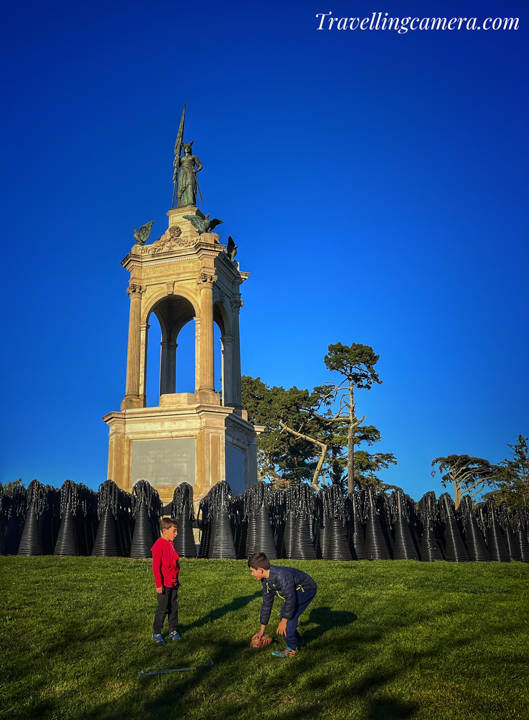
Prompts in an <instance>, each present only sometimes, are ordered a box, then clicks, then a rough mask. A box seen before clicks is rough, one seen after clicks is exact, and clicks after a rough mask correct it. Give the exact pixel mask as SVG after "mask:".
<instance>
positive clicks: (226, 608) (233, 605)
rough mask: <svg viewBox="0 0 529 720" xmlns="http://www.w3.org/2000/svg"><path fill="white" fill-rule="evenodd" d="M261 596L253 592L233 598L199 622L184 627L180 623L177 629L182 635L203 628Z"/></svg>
mask: <svg viewBox="0 0 529 720" xmlns="http://www.w3.org/2000/svg"><path fill="white" fill-rule="evenodd" d="M261 595H262V592H261V591H260V590H258V591H257V592H254V593H253V595H244V596H243V597H238V598H235V599H234V600H232V601H231V602H229V603H226V605H222V607H219V608H215V609H214V610H212V611H211V612H210V613H209V614H208V615H204V617H201V618H200V619H199V620H195V622H193V623H190V624H189V625H184V624H182V623H180V625H179V628H180V629H181V630H182V633H185V632H189V631H190V630H195V629H196V628H199V627H203V626H204V625H207V624H208V623H210V622H214V621H215V620H218V619H219V618H221V617H224V615H227V614H228V613H230V612H236V611H237V610H241V609H242V608H243V607H244V606H245V605H248V604H249V603H251V602H252V600H255V599H256V598H258V597H260V596H261Z"/></svg>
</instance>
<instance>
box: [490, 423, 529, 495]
mask: <svg viewBox="0 0 529 720" xmlns="http://www.w3.org/2000/svg"><path fill="white" fill-rule="evenodd" d="M528 439H529V438H525V437H524V436H523V435H518V442H517V443H516V445H509V446H508V447H510V448H511V450H512V459H511V460H508V459H507V458H506V459H505V460H502V462H501V463H499V466H498V474H497V477H496V479H495V480H494V487H495V488H496V489H495V490H493V491H492V492H490V493H487V494H486V495H485V498H487V499H489V498H492V499H493V500H494V501H495V502H496V503H498V505H499V504H500V503H502V502H503V501H504V500H505V502H506V503H507V505H508V506H509V507H510V508H513V507H516V506H521V507H525V508H527V507H529V446H528V444H527V441H528Z"/></svg>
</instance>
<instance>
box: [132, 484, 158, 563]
mask: <svg viewBox="0 0 529 720" xmlns="http://www.w3.org/2000/svg"><path fill="white" fill-rule="evenodd" d="M162 510H163V504H162V501H161V500H160V496H159V495H158V491H157V490H155V489H154V488H153V486H152V485H151V484H150V483H149V482H148V481H147V480H138V481H137V482H136V483H135V484H134V487H133V488H132V496H131V499H130V513H131V516H132V519H133V520H134V530H133V533H132V542H131V545H130V557H131V558H133V559H136V560H138V559H141V558H150V557H151V548H152V546H153V545H154V542H155V540H156V539H157V538H158V536H159V532H157V531H156V528H157V524H158V519H159V517H160V515H161V513H162Z"/></svg>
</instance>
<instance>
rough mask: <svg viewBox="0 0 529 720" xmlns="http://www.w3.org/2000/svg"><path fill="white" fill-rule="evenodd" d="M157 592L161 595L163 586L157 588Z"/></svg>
mask: <svg viewBox="0 0 529 720" xmlns="http://www.w3.org/2000/svg"><path fill="white" fill-rule="evenodd" d="M156 592H157V593H158V595H161V594H162V593H163V587H161V588H156Z"/></svg>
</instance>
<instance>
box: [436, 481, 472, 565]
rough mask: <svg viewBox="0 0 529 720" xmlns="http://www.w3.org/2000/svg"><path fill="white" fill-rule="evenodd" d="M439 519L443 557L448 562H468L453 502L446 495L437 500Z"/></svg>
mask: <svg viewBox="0 0 529 720" xmlns="http://www.w3.org/2000/svg"><path fill="white" fill-rule="evenodd" d="M437 504H438V508H439V518H440V521H441V530H442V538H443V546H444V556H445V559H446V560H448V562H469V561H470V558H469V556H468V551H467V549H466V546H465V543H464V542H463V538H462V537H461V532H460V530H459V525H458V523H457V520H456V516H455V505H454V501H453V500H452V498H451V497H450V495H449V494H448V493H443V494H442V495H441V496H440V497H439V500H438V503H437Z"/></svg>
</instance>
